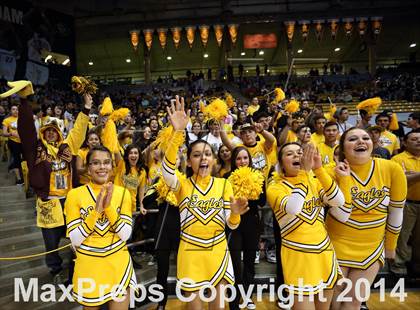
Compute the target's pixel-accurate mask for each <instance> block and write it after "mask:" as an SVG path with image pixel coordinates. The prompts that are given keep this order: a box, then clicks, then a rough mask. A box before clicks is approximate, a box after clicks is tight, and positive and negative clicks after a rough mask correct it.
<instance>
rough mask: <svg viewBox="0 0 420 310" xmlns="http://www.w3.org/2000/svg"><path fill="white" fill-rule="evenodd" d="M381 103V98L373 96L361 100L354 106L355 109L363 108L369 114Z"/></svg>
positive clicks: (373, 112)
mask: <svg viewBox="0 0 420 310" xmlns="http://www.w3.org/2000/svg"><path fill="white" fill-rule="evenodd" d="M381 104H382V100H381V98H379V97H375V98H370V99H366V100H363V101H362V102H360V103H359V104H358V105H357V106H356V109H358V110H365V111H367V112H368V113H369V114H370V115H372V114H375V112H376V110H377V109H378V108H379V106H380V105H381Z"/></svg>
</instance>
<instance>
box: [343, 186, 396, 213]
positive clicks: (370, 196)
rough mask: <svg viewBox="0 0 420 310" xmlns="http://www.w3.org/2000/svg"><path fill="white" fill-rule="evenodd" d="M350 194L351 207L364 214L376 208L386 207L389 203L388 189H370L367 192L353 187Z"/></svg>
mask: <svg viewBox="0 0 420 310" xmlns="http://www.w3.org/2000/svg"><path fill="white" fill-rule="evenodd" d="M350 192H351V195H352V197H353V205H354V206H355V207H356V208H358V209H360V210H362V211H364V212H367V211H369V210H372V209H374V208H376V207H381V206H383V207H386V206H387V205H388V203H389V189H388V188H387V187H385V186H384V187H383V188H382V189H377V188H376V187H372V188H371V189H369V190H359V188H358V187H357V186H353V187H352V188H351V190H350Z"/></svg>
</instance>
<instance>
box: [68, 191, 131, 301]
mask: <svg viewBox="0 0 420 310" xmlns="http://www.w3.org/2000/svg"><path fill="white" fill-rule="evenodd" d="M100 190H101V186H99V185H96V184H93V183H89V184H88V185H85V186H81V187H78V188H75V189H72V190H71V191H70V192H69V193H68V195H67V200H66V203H65V212H66V221H67V232H68V235H69V237H70V240H71V243H72V245H73V247H74V248H75V250H76V260H75V269H74V276H73V283H78V279H82V278H84V279H86V278H89V279H92V280H93V281H95V287H94V289H93V290H92V291H91V292H84V294H83V295H81V294H80V292H79V290H78V287H77V286H74V287H73V291H72V294H73V297H74V298H75V299H76V301H78V302H79V303H80V304H82V305H84V306H91V307H93V306H99V305H102V304H105V303H106V302H108V301H110V300H112V299H113V298H114V297H115V295H113V294H112V293H113V292H112V288H113V287H114V286H115V285H121V290H120V291H119V292H118V293H117V296H121V295H122V293H123V292H124V291H125V290H126V289H127V288H128V287H131V288H135V286H136V284H137V280H136V276H135V273H134V269H133V264H132V262H131V258H130V255H129V253H128V251H127V249H126V241H127V240H128V238H129V237H130V235H131V230H132V228H131V227H132V218H131V197H130V192H129V191H128V190H126V189H124V188H122V187H119V186H115V185H114V190H113V194H112V199H111V203H110V205H109V206H108V207H107V208H105V210H104V212H103V213H101V214H99V213H98V212H97V211H96V210H95V205H96V197H97V195H98V194H99V192H100ZM102 284H103V285H108V287H106V288H105V290H104V291H102V292H101V290H100V286H101V285H102Z"/></svg>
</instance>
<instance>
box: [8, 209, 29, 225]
mask: <svg viewBox="0 0 420 310" xmlns="http://www.w3.org/2000/svg"><path fill="white" fill-rule="evenodd" d="M29 219H36V214H35V208H34V209H32V210H31V209H23V210H11V211H10V210H9V211H7V212H2V211H0V223H2V224H5V223H9V222H16V221H19V220H20V221H23V220H29Z"/></svg>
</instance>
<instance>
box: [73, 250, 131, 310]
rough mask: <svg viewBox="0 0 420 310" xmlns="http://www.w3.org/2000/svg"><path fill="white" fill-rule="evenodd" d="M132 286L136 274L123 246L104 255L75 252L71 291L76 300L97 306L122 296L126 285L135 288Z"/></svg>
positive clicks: (85, 304) (83, 303) (126, 287)
mask: <svg viewBox="0 0 420 310" xmlns="http://www.w3.org/2000/svg"><path fill="white" fill-rule="evenodd" d="M136 286H137V280H136V275H135V272H134V269H133V264H132V261H131V257H130V255H129V252H128V250H127V248H126V247H124V248H122V249H121V250H119V251H117V252H115V253H112V254H110V255H108V256H104V257H99V256H91V255H86V254H82V253H80V252H77V253H76V259H75V266H74V275H73V290H72V294H73V297H74V299H75V301H76V302H78V303H80V304H82V305H84V306H91V307H93V306H100V305H103V304H105V303H107V302H108V301H111V300H117V298H121V297H123V296H124V295H123V294H124V292H125V291H127V289H128V288H129V287H130V288H132V289H133V290H136V289H137V288H136Z"/></svg>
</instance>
